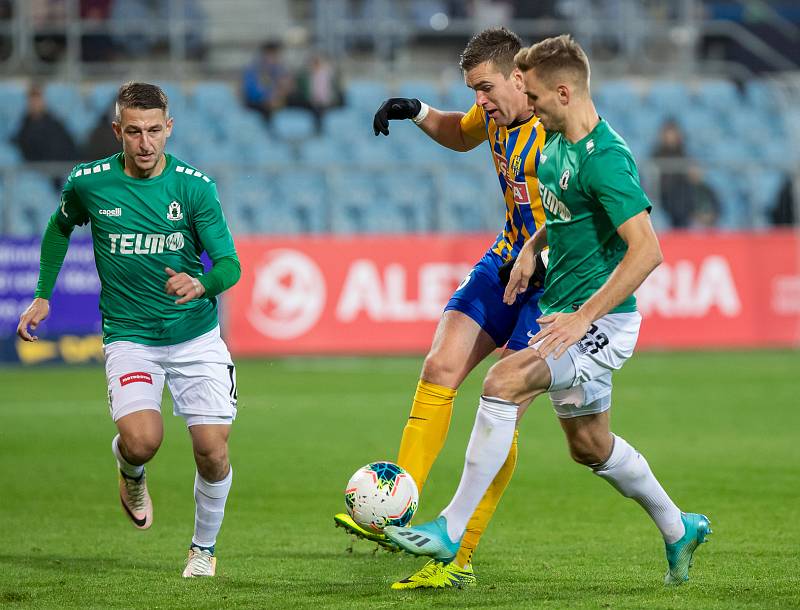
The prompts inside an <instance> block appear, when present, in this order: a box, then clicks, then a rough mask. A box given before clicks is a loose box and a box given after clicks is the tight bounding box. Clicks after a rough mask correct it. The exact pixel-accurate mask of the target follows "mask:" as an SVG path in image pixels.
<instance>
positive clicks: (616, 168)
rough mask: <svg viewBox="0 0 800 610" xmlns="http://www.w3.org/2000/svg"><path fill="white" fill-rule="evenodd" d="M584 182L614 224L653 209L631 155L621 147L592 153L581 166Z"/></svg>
mask: <svg viewBox="0 0 800 610" xmlns="http://www.w3.org/2000/svg"><path fill="white" fill-rule="evenodd" d="M583 186H584V188H585V189H586V191H587V192H588V193H589V195H590V196H591V197H592V198H593V199H595V200H597V201H598V202H599V203H600V205H602V206H603V208H604V209H605V211H606V213H607V214H608V217H609V218H610V219H611V222H612V223H613V224H614V226H615V227H619V226H620V225H621V224H622V223H624V222H625V221H626V220H628V219H629V218H632V217H634V216H636V215H637V214H638V213H640V212H643V211H645V210H647V211H648V212H649V211H650V210H651V209H652V205H651V204H650V200H649V199H648V198H647V195H645V192H644V190H643V189H642V185H641V183H640V182H639V172H638V170H637V169H636V164H635V163H634V161H633V158H632V157H631V156H630V155H627V154H625V152H623V151H622V150H621V149H618V148H611V149H608V150H603V151H600V152H598V153H596V154H594V155H591V156H590V157H589V160H588V163H586V165H585V166H584V170H583Z"/></svg>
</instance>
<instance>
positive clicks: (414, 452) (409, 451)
mask: <svg viewBox="0 0 800 610" xmlns="http://www.w3.org/2000/svg"><path fill="white" fill-rule="evenodd" d="M455 397H456V391H455V390H454V389H452V388H446V387H444V386H440V385H436V384H435V383H429V382H427V381H424V380H422V379H420V380H419V383H417V391H416V392H415V393H414V402H413V403H412V405H411V415H409V417H408V423H407V424H406V427H405V429H404V430H403V438H402V440H401V441H400V451H399V452H398V454H397V463H398V464H399V465H400V466H401V467H402V468H405V469H406V471H408V472H409V473H410V474H411V476H412V477H414V481H415V482H416V484H417V487H418V488H419V491H420V492H422V488H423V487H424V485H425V480H426V479H427V478H428V474H429V473H430V471H431V467H432V466H433V463H434V462H435V461H436V457H437V456H438V455H439V452H440V451H441V450H442V447H443V446H444V441H445V439H446V438H447V431H448V429H449V428H450V416H451V415H452V413H453V401H454V400H455Z"/></svg>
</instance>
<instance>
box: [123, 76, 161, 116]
mask: <svg viewBox="0 0 800 610" xmlns="http://www.w3.org/2000/svg"><path fill="white" fill-rule="evenodd" d="M125 108H140V109H142V110H150V109H152V108H158V109H160V110H163V111H164V114H166V115H169V102H168V100H167V94H166V93H164V90H163V89H162V88H161V87H159V86H158V85H151V84H150V83H135V82H128V83H125V84H124V85H122V86H121V87H120V88H119V91H117V103H116V119H117V121H119V120H120V117H121V115H122V111H123V110H124V109H125Z"/></svg>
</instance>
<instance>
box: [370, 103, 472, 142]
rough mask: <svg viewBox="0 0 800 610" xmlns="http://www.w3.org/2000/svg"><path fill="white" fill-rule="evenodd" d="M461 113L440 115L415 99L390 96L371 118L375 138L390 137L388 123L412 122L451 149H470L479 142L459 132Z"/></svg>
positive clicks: (434, 109)
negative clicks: (397, 121)
mask: <svg viewBox="0 0 800 610" xmlns="http://www.w3.org/2000/svg"><path fill="white" fill-rule="evenodd" d="M463 116H464V113H463V112H443V111H441V110H437V109H436V108H432V107H430V106H428V105H427V104H425V103H423V102H421V101H420V100H418V99H415V98H405V97H392V98H389V99H388V100H386V101H384V102H383V103H382V104H381V105H380V108H378V111H377V112H376V113H375V116H374V117H373V119H372V129H373V131H374V132H375V135H376V136H377V135H380V134H383V135H385V136H388V135H389V121H396V120H404V119H411V120H412V121H414V123H416V124H417V126H418V127H419V128H420V129H422V131H424V132H425V133H426V134H428V136H429V137H431V138H432V139H433V140H435V141H436V142H438V143H439V144H441V145H442V146H446V147H447V148H450V149H452V150H456V151H459V152H466V151H468V150H472V149H473V148H475V147H476V146H478V144H480V143H481V141H482V140H476V139H474V138H471V137H469V136H468V135H466V134H465V133H464V131H463V130H462V129H461V118H462V117H463Z"/></svg>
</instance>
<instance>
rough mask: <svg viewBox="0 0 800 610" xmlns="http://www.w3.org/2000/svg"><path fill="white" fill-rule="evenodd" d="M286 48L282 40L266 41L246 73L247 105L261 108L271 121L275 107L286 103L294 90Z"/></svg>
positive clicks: (243, 80) (243, 75)
mask: <svg viewBox="0 0 800 610" xmlns="http://www.w3.org/2000/svg"><path fill="white" fill-rule="evenodd" d="M282 50H283V47H282V45H281V43H279V42H275V41H273V42H266V43H264V44H263V45H261V49H260V50H259V53H258V56H257V57H256V59H255V60H254V61H253V63H251V64H250V65H249V66H247V67H246V68H245V70H244V72H243V74H242V95H243V96H244V103H245V105H246V106H247V107H248V108H252V109H253V110H256V111H258V112H260V113H261V115H262V116H263V117H264V119H265V120H267V121H269V120H270V119H271V118H272V113H273V112H274V111H276V110H278V109H279V108H282V107H283V106H285V105H286V100H287V97H288V96H289V94H290V93H291V92H292V77H291V75H290V74H289V70H288V69H287V68H286V66H285V65H284V63H283V57H282Z"/></svg>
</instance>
